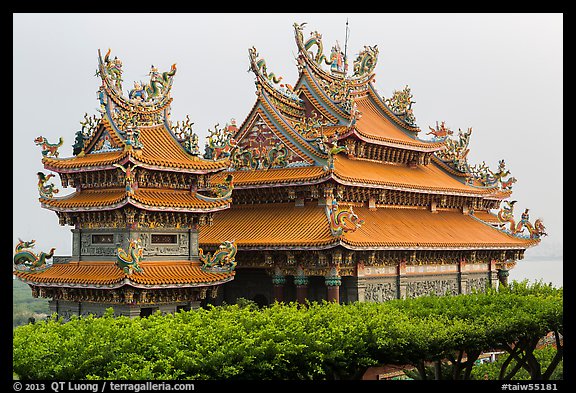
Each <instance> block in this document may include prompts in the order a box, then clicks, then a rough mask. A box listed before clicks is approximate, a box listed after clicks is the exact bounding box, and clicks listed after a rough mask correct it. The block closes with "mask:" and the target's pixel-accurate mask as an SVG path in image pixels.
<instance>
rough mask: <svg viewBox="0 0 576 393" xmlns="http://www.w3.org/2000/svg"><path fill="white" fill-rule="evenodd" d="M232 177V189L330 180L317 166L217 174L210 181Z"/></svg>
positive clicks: (329, 173)
mask: <svg viewBox="0 0 576 393" xmlns="http://www.w3.org/2000/svg"><path fill="white" fill-rule="evenodd" d="M229 173H231V174H233V175H234V189H235V190H242V189H251V188H259V187H262V188H268V187H271V188H273V187H288V186H299V185H309V184H318V183H322V182H324V181H326V180H329V179H330V178H331V172H329V171H325V170H324V169H323V168H322V167H319V166H306V167H293V168H276V169H268V170H248V171H232V172H226V173H225V174H217V175H215V176H213V177H212V178H211V179H210V182H211V183H212V184H215V183H218V182H220V181H221V180H222V178H223V177H225V176H226V175H227V174H229Z"/></svg>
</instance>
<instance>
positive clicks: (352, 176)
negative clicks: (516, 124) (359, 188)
mask: <svg viewBox="0 0 576 393" xmlns="http://www.w3.org/2000/svg"><path fill="white" fill-rule="evenodd" d="M334 176H335V178H336V179H337V180H338V179H339V180H341V181H344V182H352V183H357V184H374V185H382V186H389V187H396V188H407V189H415V190H426V191H437V192H450V193H465V194H476V195H487V194H490V195H491V194H493V193H495V192H496V189H492V188H490V189H487V188H477V187H471V186H469V185H466V184H464V183H462V182H460V181H458V180H457V179H455V178H454V177H453V176H450V175H449V174H447V173H446V172H445V171H443V170H442V169H441V168H440V167H439V166H438V165H436V164H435V163H434V162H431V163H430V164H428V165H418V166H417V167H415V168H410V167H408V166H406V165H404V164H395V163H382V162H377V161H369V160H362V159H354V160H352V159H349V158H347V157H346V156H345V155H343V154H340V155H337V156H335V157H334Z"/></svg>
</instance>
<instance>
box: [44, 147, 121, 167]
mask: <svg viewBox="0 0 576 393" xmlns="http://www.w3.org/2000/svg"><path fill="white" fill-rule="evenodd" d="M127 156H128V152H126V151H113V152H108V153H94V154H86V155H84V156H82V157H78V156H76V157H69V158H53V157H44V158H43V159H42V163H43V164H44V166H45V167H46V169H51V170H54V171H58V170H66V169H75V168H92V167H109V166H110V165H112V164H116V163H118V162H120V161H122V160H123V159H124V158H126V157H127Z"/></svg>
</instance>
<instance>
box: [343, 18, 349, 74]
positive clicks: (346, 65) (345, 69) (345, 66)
mask: <svg viewBox="0 0 576 393" xmlns="http://www.w3.org/2000/svg"><path fill="white" fill-rule="evenodd" d="M348 31H349V30H348V18H346V34H345V37H346V38H345V40H344V74H346V71H348V58H347V57H346V49H347V48H348Z"/></svg>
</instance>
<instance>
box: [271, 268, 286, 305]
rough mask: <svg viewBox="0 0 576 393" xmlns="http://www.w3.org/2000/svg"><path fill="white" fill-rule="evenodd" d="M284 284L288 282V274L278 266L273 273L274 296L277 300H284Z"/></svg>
mask: <svg viewBox="0 0 576 393" xmlns="http://www.w3.org/2000/svg"><path fill="white" fill-rule="evenodd" d="M284 284H286V276H284V274H282V272H281V271H280V269H279V268H276V269H275V271H274V274H273V275H272V296H273V297H274V300H275V301H277V302H283V301H284Z"/></svg>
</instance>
